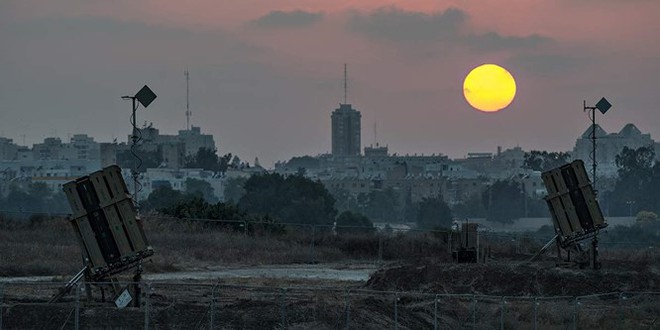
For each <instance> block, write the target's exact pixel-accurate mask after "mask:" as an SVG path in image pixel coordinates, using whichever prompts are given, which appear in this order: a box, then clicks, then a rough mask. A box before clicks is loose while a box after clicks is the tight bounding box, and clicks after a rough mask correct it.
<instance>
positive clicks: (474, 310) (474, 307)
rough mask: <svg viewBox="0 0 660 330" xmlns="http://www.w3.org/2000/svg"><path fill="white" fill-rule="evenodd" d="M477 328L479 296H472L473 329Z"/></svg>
mask: <svg viewBox="0 0 660 330" xmlns="http://www.w3.org/2000/svg"><path fill="white" fill-rule="evenodd" d="M476 328H477V296H475V295H472V329H476Z"/></svg>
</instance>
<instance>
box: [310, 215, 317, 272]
mask: <svg viewBox="0 0 660 330" xmlns="http://www.w3.org/2000/svg"><path fill="white" fill-rule="evenodd" d="M310 227H312V251H311V252H312V253H311V256H310V257H311V259H312V260H311V263H312V264H314V263H315V262H316V225H310Z"/></svg>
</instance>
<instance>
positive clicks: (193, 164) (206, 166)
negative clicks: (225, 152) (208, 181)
mask: <svg viewBox="0 0 660 330" xmlns="http://www.w3.org/2000/svg"><path fill="white" fill-rule="evenodd" d="M184 166H185V167H187V168H201V169H203V170H205V171H213V172H218V171H220V167H219V163H218V155H217V154H216V150H215V149H210V148H199V149H198V150H197V152H196V153H195V154H194V155H188V156H186V158H185V160H184Z"/></svg>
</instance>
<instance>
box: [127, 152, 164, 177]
mask: <svg viewBox="0 0 660 330" xmlns="http://www.w3.org/2000/svg"><path fill="white" fill-rule="evenodd" d="M137 155H138V156H139V158H140V162H139V163H140V164H139V165H140V167H138V171H139V172H145V171H146V170H147V168H157V167H158V166H159V165H160V164H162V163H163V153H162V151H161V150H160V149H157V150H151V151H149V150H142V149H139V148H138V150H137ZM135 162H136V158H135V156H134V155H133V153H132V152H131V151H130V150H122V151H118V152H117V164H118V165H119V166H120V167H122V168H131V169H132V168H133V166H135Z"/></svg>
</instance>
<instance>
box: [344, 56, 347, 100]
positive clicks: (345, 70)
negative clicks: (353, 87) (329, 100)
mask: <svg viewBox="0 0 660 330" xmlns="http://www.w3.org/2000/svg"><path fill="white" fill-rule="evenodd" d="M347 91H348V70H347V65H346V63H344V104H347V103H346V94H347Z"/></svg>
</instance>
